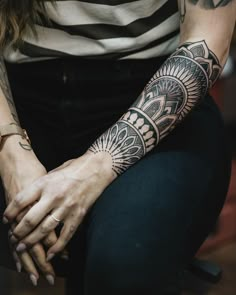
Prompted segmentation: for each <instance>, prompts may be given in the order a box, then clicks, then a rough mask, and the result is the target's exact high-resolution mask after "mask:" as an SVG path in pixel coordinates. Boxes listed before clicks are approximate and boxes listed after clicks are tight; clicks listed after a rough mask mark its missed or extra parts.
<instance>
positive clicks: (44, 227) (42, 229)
mask: <svg viewBox="0 0 236 295" xmlns="http://www.w3.org/2000/svg"><path fill="white" fill-rule="evenodd" d="M40 232H41V233H42V234H46V233H48V232H49V228H48V226H47V225H46V224H42V225H41V226H40Z"/></svg>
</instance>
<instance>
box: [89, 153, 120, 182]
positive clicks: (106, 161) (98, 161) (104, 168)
mask: <svg viewBox="0 0 236 295" xmlns="http://www.w3.org/2000/svg"><path fill="white" fill-rule="evenodd" d="M85 156H87V157H88V159H89V161H91V162H92V163H93V164H95V167H97V171H96V172H97V173H98V174H99V175H102V176H103V178H104V180H105V181H106V182H107V183H108V184H110V183H111V182H112V181H114V180H115V178H116V177H117V174H116V173H115V172H114V171H113V169H112V157H111V155H110V154H109V153H107V152H103V151H101V152H98V153H93V152H92V151H90V150H87V151H86V153H85Z"/></svg>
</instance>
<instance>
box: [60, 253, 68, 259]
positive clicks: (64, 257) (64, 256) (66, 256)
mask: <svg viewBox="0 0 236 295" xmlns="http://www.w3.org/2000/svg"><path fill="white" fill-rule="evenodd" d="M61 258H62V259H64V260H69V256H68V255H66V254H64V255H61Z"/></svg>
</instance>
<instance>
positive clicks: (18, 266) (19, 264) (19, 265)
mask: <svg viewBox="0 0 236 295" xmlns="http://www.w3.org/2000/svg"><path fill="white" fill-rule="evenodd" d="M16 268H17V271H18V272H21V263H20V262H17V263H16Z"/></svg>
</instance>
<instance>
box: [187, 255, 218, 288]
mask: <svg viewBox="0 0 236 295" xmlns="http://www.w3.org/2000/svg"><path fill="white" fill-rule="evenodd" d="M187 270H188V271H190V272H191V273H192V274H194V275H195V276H197V277H198V278H200V279H202V280H204V281H207V282H208V283H212V284H216V283H218V282H219V281H220V279H221V277H222V270H221V268H220V267H219V266H218V265H217V264H215V263H213V262H211V261H208V260H202V259H199V258H194V259H193V261H192V262H191V263H190V265H189V267H188V268H187Z"/></svg>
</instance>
